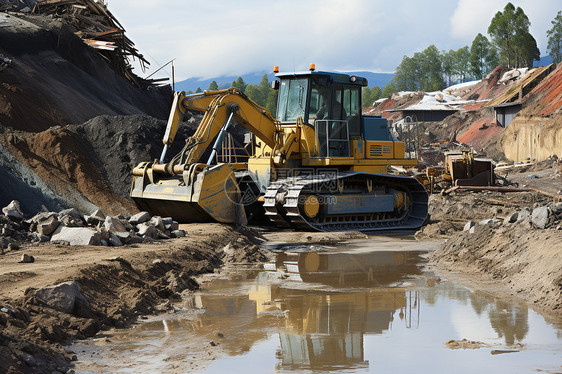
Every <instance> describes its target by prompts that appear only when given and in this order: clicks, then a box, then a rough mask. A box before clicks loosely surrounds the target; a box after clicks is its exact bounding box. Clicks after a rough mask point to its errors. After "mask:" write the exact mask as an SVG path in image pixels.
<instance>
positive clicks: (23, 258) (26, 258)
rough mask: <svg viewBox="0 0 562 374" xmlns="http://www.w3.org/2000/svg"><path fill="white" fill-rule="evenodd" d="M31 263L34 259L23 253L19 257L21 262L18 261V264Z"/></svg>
mask: <svg viewBox="0 0 562 374" xmlns="http://www.w3.org/2000/svg"><path fill="white" fill-rule="evenodd" d="M33 262H35V257H33V256H30V255H28V254H25V253H24V254H23V255H21V260H20V261H19V263H20V264H31V263H33Z"/></svg>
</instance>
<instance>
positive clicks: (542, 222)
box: [531, 206, 548, 229]
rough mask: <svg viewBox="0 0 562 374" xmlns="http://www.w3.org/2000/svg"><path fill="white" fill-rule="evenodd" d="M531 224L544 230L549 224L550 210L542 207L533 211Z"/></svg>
mask: <svg viewBox="0 0 562 374" xmlns="http://www.w3.org/2000/svg"><path fill="white" fill-rule="evenodd" d="M531 222H532V223H533V225H534V226H535V227H538V228H539V229H544V228H545V227H546V225H547V224H548V208H547V207H545V206H541V207H538V208H535V209H533V213H532V214H531Z"/></svg>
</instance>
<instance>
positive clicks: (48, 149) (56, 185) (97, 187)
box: [0, 115, 196, 215]
mask: <svg viewBox="0 0 562 374" xmlns="http://www.w3.org/2000/svg"><path fill="white" fill-rule="evenodd" d="M195 125H196V122H195V121H193V120H192V121H187V122H186V123H185V124H184V125H183V126H182V127H181V128H180V131H179V132H178V138H177V139H178V141H177V142H176V144H174V146H173V147H172V148H171V150H170V155H172V154H174V153H175V152H178V151H179V149H180V148H181V147H182V146H183V144H182V142H181V139H183V138H185V137H187V136H188V135H190V134H191V133H192V132H193V131H194V127H195ZM165 128H166V123H165V122H164V121H161V120H157V119H154V118H152V117H149V116H147V115H133V116H100V117H96V118H94V119H92V120H90V121H88V122H86V123H84V124H81V125H71V126H67V127H64V128H63V127H53V128H50V129H48V130H46V131H43V132H40V133H36V134H34V133H28V132H18V131H8V132H6V133H4V134H1V135H0V143H1V144H3V145H4V147H5V149H6V150H7V151H8V152H9V153H10V154H11V155H12V156H13V157H12V159H11V160H9V161H8V160H6V161H4V162H5V163H4V166H5V167H10V166H13V165H15V164H16V163H19V164H21V165H22V167H23V168H25V169H26V170H27V171H28V172H30V173H32V174H34V175H36V176H37V179H38V182H33V183H32V184H33V185H35V186H37V187H39V191H38V193H41V194H43V195H45V196H46V198H45V199H42V201H41V204H45V205H48V208H49V209H52V210H57V209H56V208H55V207H54V206H53V204H52V202H49V198H48V197H50V198H51V199H54V200H55V201H56V204H57V205H59V206H64V207H76V208H78V209H79V210H82V211H83V212H85V213H90V212H91V211H92V210H93V209H94V208H95V207H96V206H97V207H99V208H101V209H102V210H104V211H105V212H106V213H107V214H111V215H117V214H127V213H131V212H134V211H136V208H135V207H134V205H133V203H132V202H131V201H130V199H128V197H127V196H128V192H129V185H130V181H131V172H132V169H133V167H135V166H136V165H137V164H138V163H139V162H141V161H150V160H154V159H156V158H158V157H159V156H160V152H161V150H162V141H161V139H162V136H163V134H164V131H165ZM0 161H2V160H0ZM0 164H2V162H0ZM17 177H19V178H17ZM17 177H16V179H20V181H21V180H22V179H26V178H27V177H26V175H25V174H23V173H20V174H17ZM20 192H21V193H20ZM27 197H28V193H27V192H26V191H25V190H22V191H13V190H12V191H11V194H7V195H5V196H4V198H5V199H6V200H19V201H20V202H22V209H24V212H27V213H35V212H37V206H36V205H37V204H35V206H30V205H29V204H28V203H27V200H28V199H27ZM49 204H50V205H49Z"/></svg>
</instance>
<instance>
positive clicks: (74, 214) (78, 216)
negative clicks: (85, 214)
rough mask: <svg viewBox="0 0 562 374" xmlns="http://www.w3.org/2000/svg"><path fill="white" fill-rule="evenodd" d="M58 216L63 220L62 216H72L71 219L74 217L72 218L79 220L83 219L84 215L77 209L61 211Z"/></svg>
mask: <svg viewBox="0 0 562 374" xmlns="http://www.w3.org/2000/svg"><path fill="white" fill-rule="evenodd" d="M58 216H59V218H61V217H62V216H70V217H72V218H76V219H79V220H81V219H82V215H81V214H80V212H79V211H78V210H77V209H75V208H70V209H64V210H61V211H60V212H59V213H58Z"/></svg>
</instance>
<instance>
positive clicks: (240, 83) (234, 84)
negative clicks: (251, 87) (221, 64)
mask: <svg viewBox="0 0 562 374" xmlns="http://www.w3.org/2000/svg"><path fill="white" fill-rule="evenodd" d="M246 86H247V85H246V83H245V82H244V79H242V77H238V79H236V80H235V81H234V82H232V87H233V88H237V89H239V90H240V91H242V92H244V91H246Z"/></svg>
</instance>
